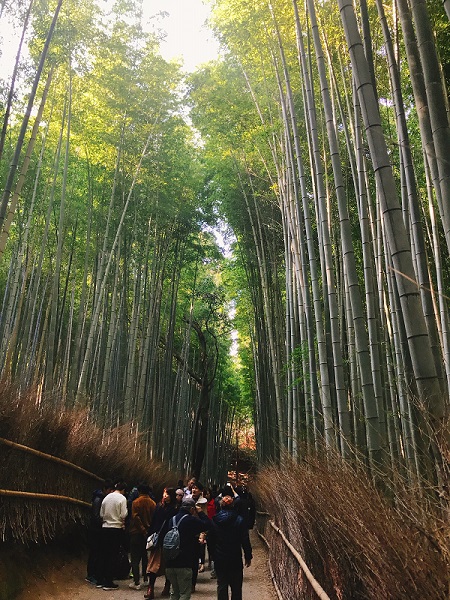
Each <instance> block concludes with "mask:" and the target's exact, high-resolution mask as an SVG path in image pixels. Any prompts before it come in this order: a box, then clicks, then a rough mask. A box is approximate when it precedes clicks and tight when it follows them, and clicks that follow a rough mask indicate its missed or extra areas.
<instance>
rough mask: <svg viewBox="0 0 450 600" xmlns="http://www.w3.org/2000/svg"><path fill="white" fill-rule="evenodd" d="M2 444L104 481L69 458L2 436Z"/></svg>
mask: <svg viewBox="0 0 450 600" xmlns="http://www.w3.org/2000/svg"><path fill="white" fill-rule="evenodd" d="M0 444H3V445H4V446H9V447H10V448H14V449H15V450H20V451H22V452H28V454H33V455H34V456H39V457H40V458H43V459H45V460H50V461H52V462H55V463H58V464H60V465H63V466H65V467H68V468H69V469H73V470H74V471H78V473H82V474H83V475H86V476H87V477H90V478H91V479H96V480H97V481H103V478H102V477H99V476H98V475H95V474H94V473H91V472H90V471H86V469H83V468H82V467H79V466H78V465H75V464H74V463H71V462H69V461H68V460H64V459H63V458H58V457H57V456H53V455H52V454H46V453H45V452H41V451H40V450H35V449H34V448H30V447H29V446H24V445H23V444H18V443H17V442H12V441H11V440H7V439H5V438H2V437H0Z"/></svg>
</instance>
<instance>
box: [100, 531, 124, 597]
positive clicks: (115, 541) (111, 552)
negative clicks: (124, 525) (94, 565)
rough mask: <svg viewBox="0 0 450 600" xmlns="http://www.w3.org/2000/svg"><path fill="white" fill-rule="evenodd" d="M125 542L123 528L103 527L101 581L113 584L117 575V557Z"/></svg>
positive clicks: (104, 583) (105, 583)
mask: <svg viewBox="0 0 450 600" xmlns="http://www.w3.org/2000/svg"><path fill="white" fill-rule="evenodd" d="M122 543H123V529H116V528H114V527H102V536H101V560H100V564H101V574H100V583H102V584H103V585H111V583H113V579H114V576H115V569H116V565H117V558H118V556H119V551H120V546H121V544H122Z"/></svg>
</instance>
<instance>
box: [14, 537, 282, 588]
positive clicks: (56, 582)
mask: <svg viewBox="0 0 450 600" xmlns="http://www.w3.org/2000/svg"><path fill="white" fill-rule="evenodd" d="M250 539H251V542H252V546H253V561H252V565H251V567H249V568H248V569H244V587H243V600H255V599H257V600H276V597H277V596H276V593H275V590H274V588H273V585H272V582H271V579H270V575H269V568H268V566H267V552H266V549H265V547H264V545H263V543H262V542H261V540H260V539H259V537H258V535H257V534H256V532H254V531H251V532H250ZM85 575H86V566H85V563H84V562H82V561H81V560H76V561H70V562H67V563H65V564H63V565H58V567H57V568H55V569H54V570H52V571H51V572H50V573H46V574H45V578H44V577H43V576H41V577H40V578H39V579H37V580H34V581H31V580H30V581H29V587H28V588H27V589H26V590H25V591H24V592H23V593H22V594H21V595H20V596H19V598H18V599H17V600H48V599H49V598H53V599H54V600H63V599H64V600H67V598H70V600H143V595H144V591H141V592H139V591H135V590H130V589H129V588H128V584H129V582H130V581H131V579H130V580H129V581H119V582H118V583H119V589H118V590H115V591H113V592H106V591H103V590H101V589H97V588H96V587H94V586H92V585H90V584H88V583H86V582H85V581H84V577H85ZM163 586H164V577H158V579H157V580H156V586H155V598H160V597H161V591H162V588H163ZM216 597H217V593H216V580H215V579H211V572H210V571H209V570H207V571H205V572H204V573H199V575H198V582H197V587H196V590H195V593H194V594H192V600H214V599H215V598H216Z"/></svg>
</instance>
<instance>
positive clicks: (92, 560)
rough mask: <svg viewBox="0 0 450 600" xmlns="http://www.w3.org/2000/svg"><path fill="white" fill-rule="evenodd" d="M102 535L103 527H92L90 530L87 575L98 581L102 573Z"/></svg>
mask: <svg viewBox="0 0 450 600" xmlns="http://www.w3.org/2000/svg"><path fill="white" fill-rule="evenodd" d="M101 536H102V528H101V527H97V528H94V527H91V528H90V529H89V530H88V547H89V556H88V562H87V576H88V577H92V578H93V579H95V580H96V581H98V580H99V578H100V573H101V564H100V563H101V555H102V551H101Z"/></svg>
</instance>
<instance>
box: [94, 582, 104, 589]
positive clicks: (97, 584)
mask: <svg viewBox="0 0 450 600" xmlns="http://www.w3.org/2000/svg"><path fill="white" fill-rule="evenodd" d="M95 587H96V588H102V587H103V583H100V582H97V583H96V584H95Z"/></svg>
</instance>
